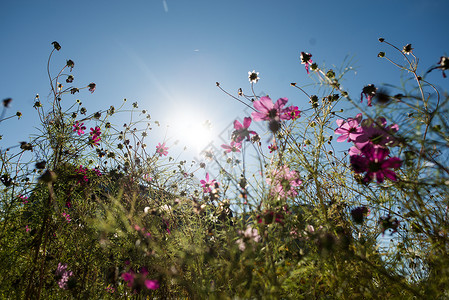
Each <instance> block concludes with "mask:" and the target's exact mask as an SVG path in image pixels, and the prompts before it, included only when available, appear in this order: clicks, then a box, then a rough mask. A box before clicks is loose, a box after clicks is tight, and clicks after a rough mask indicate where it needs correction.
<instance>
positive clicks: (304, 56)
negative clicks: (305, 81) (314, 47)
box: [300, 52, 313, 74]
mask: <svg viewBox="0 0 449 300" xmlns="http://www.w3.org/2000/svg"><path fill="white" fill-rule="evenodd" d="M300 59H301V64H302V65H305V66H306V71H307V74H309V65H310V64H312V63H313V61H312V54H310V53H306V52H301V57H300Z"/></svg>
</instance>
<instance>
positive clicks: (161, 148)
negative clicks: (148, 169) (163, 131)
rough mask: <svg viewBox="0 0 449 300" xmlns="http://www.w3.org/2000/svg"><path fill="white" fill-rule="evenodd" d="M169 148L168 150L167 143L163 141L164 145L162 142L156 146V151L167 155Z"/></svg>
mask: <svg viewBox="0 0 449 300" xmlns="http://www.w3.org/2000/svg"><path fill="white" fill-rule="evenodd" d="M167 150H168V147H165V143H163V144H162V145H161V143H159V144H158V145H157V146H156V153H157V154H159V156H162V155H164V156H167V154H168V151H167Z"/></svg>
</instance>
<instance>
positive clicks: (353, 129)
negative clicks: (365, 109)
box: [335, 114, 363, 142]
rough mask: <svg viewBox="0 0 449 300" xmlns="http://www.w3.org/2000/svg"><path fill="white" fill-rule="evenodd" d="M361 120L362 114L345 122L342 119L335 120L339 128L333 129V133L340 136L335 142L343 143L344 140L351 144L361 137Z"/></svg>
mask: <svg viewBox="0 0 449 300" xmlns="http://www.w3.org/2000/svg"><path fill="white" fill-rule="evenodd" d="M361 120H362V114H357V116H356V117H355V118H349V119H348V120H347V121H345V120H342V119H339V120H337V125H338V127H339V128H337V129H335V133H336V134H341V135H340V136H339V137H338V138H337V142H344V141H345V140H346V139H347V140H348V142H353V141H355V140H356V139H357V138H358V137H359V136H360V135H362V134H363V130H362V128H361V127H360V122H361Z"/></svg>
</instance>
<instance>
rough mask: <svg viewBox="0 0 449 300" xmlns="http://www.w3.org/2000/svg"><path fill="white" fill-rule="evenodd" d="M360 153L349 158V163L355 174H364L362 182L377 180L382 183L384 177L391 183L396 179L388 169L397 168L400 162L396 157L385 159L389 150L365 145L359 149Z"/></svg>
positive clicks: (394, 174) (393, 173)
mask: <svg viewBox="0 0 449 300" xmlns="http://www.w3.org/2000/svg"><path fill="white" fill-rule="evenodd" d="M361 153H362V154H361V155H354V156H351V158H350V161H351V165H352V168H353V170H354V172H355V173H357V174H360V173H365V172H366V174H365V177H364V178H363V182H365V183H369V182H371V181H372V180H377V182H379V183H382V182H383V181H384V178H385V177H387V178H388V179H390V180H392V181H396V180H397V179H398V178H397V176H396V173H395V172H394V171H392V170H390V169H397V168H399V167H400V166H401V165H402V161H401V160H400V159H399V158H398V157H392V158H387V156H388V155H389V154H390V150H388V149H386V148H381V147H374V146H372V145H371V144H367V145H365V146H364V147H363V148H362V149H361Z"/></svg>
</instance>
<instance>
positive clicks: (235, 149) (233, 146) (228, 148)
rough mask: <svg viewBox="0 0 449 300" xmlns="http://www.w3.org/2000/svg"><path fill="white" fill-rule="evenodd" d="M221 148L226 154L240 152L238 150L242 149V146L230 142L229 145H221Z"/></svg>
mask: <svg viewBox="0 0 449 300" xmlns="http://www.w3.org/2000/svg"><path fill="white" fill-rule="evenodd" d="M221 148H223V149H225V152H226V153H230V152H240V149H242V144H241V143H237V142H234V141H231V144H230V145H226V144H223V145H221Z"/></svg>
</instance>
